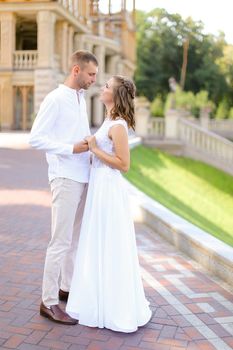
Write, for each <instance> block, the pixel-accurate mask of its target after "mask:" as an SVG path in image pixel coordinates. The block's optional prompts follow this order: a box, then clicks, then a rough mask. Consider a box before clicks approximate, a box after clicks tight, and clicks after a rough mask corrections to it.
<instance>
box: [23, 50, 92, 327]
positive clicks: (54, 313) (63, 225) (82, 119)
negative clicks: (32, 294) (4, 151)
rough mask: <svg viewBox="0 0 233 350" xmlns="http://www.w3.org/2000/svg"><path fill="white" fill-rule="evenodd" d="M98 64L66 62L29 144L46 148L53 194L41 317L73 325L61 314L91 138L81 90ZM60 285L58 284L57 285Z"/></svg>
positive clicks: (81, 58) (85, 59) (81, 55)
mask: <svg viewBox="0 0 233 350" xmlns="http://www.w3.org/2000/svg"><path fill="white" fill-rule="evenodd" d="M97 72H98V62H97V59H96V57H95V56H94V55H93V54H92V53H90V52H88V51H77V52H75V53H74V54H73V55H72V56H71V58H70V72H69V76H68V77H67V79H66V80H65V82H64V84H60V85H59V87H58V88H56V89H55V90H53V91H52V92H50V93H49V94H48V95H47V96H46V97H45V99H44V101H43V102H42V104H41V106H40V110H39V112H38V114H37V117H36V119H35V122H34V124H33V127H32V130H31V135H30V141H29V142H30V144H31V146H32V147H35V148H37V149H41V150H44V151H45V152H46V158H47V162H48V176H49V183H50V187H51V192H52V228H51V240H50V242H49V245H48V248H47V252H46V258H45V266H44V276H43V285H42V302H41V305H40V314H41V315H42V316H44V317H47V318H49V319H51V320H52V321H55V322H59V323H63V324H67V325H73V324H76V323H77V321H76V320H74V319H73V318H71V317H70V316H69V315H68V314H67V313H65V312H64V311H62V309H61V308H60V306H59V299H60V300H67V299H68V295H69V288H70V284H71V278H72V273H73V265H74V258H75V253H76V249H77V243H78V238H79V231H80V226H81V219H82V213H83V208H84V203H85V197H86V190H87V183H88V177H89V167H90V159H89V152H87V151H88V144H87V143H86V141H84V138H85V136H87V135H90V130H89V124H88V118H87V112H86V102H85V99H84V90H87V89H88V88H89V87H90V86H91V85H92V84H93V83H95V81H96V75H97ZM59 282H60V283H59Z"/></svg>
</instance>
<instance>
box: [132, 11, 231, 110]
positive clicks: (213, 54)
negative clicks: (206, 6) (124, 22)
mask: <svg viewBox="0 0 233 350" xmlns="http://www.w3.org/2000/svg"><path fill="white" fill-rule="evenodd" d="M203 29H204V27H203V23H202V22H194V21H193V20H192V19H191V18H188V19H186V20H184V19H182V17H181V16H180V15H179V14H169V13H168V12H166V11H165V10H164V9H155V10H153V11H151V12H150V13H147V14H146V13H144V12H138V13H137V69H136V72H135V81H136V85H137V90H138V93H139V95H144V96H146V97H147V98H148V99H149V100H150V101H152V100H153V99H154V97H155V96H157V95H158V94H160V95H161V96H162V98H163V99H164V100H165V97H166V96H167V93H168V92H169V85H168V79H169V78H170V77H171V76H173V77H175V79H176V81H178V82H179V80H180V75H181V67H182V60H183V41H184V40H187V38H188V39H189V50H188V65H187V74H186V83H185V90H187V91H193V92H194V93H197V92H199V91H200V90H206V91H208V92H209V98H210V99H211V100H212V101H215V102H216V103H218V102H219V101H221V100H222V99H223V98H224V97H226V98H228V99H230V96H232V95H233V94H232V90H233V84H232V83H231V82H233V68H232V67H233V65H232V64H231V65H230V64H228V63H226V60H227V59H225V60H224V59H223V57H224V48H225V46H226V43H225V40H224V36H223V35H222V34H221V35H219V36H218V37H215V36H213V35H206V34H204V31H203ZM227 57H230V55H229V54H228V56H227ZM231 57H233V56H231ZM219 62H221V65H220V63H219ZM227 62H228V61H227ZM224 67H225V68H224ZM226 67H227V68H226ZM224 69H225V70H224ZM230 72H232V75H230V74H231V73H230ZM226 74H228V78H229V76H230V77H231V78H229V79H227V77H226ZM231 84H232V85H231ZM182 98H183V96H182V97H181V99H182ZM179 99H180V98H179ZM190 100H192V97H191V96H190ZM182 103H184V104H186V103H187V101H186V102H184V101H183V102H181V104H182Z"/></svg>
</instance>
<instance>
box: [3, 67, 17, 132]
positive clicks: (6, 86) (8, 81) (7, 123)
mask: <svg viewBox="0 0 233 350" xmlns="http://www.w3.org/2000/svg"><path fill="white" fill-rule="evenodd" d="M0 127H1V129H2V130H9V129H12V128H13V127H14V97H13V86H12V73H11V72H1V77H0Z"/></svg>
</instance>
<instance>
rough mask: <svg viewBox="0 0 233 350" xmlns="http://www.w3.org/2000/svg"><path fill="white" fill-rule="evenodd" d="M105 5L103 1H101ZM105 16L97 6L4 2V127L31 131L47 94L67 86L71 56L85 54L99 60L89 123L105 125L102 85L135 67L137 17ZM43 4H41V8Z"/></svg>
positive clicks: (0, 84)
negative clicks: (100, 90) (90, 54)
mask: <svg viewBox="0 0 233 350" xmlns="http://www.w3.org/2000/svg"><path fill="white" fill-rule="evenodd" d="M100 1H101V0H100ZM115 1H119V3H121V4H122V5H121V6H124V7H122V9H121V11H120V12H118V13H111V1H109V8H108V9H109V13H105V14H104V13H101V12H100V11H99V10H98V3H99V2H98V1H95V0H94V1H93V0H69V1H68V0H58V1H48V0H43V1H41V0H40V1H34V0H31V1H18V0H6V1H1V0H0V128H1V130H6V129H8V130H9V129H22V130H26V129H30V127H31V124H32V122H33V119H34V118H35V115H36V113H37V112H38V109H39V106H40V103H41V102H42V100H43V98H44V97H45V95H46V94H47V93H48V92H49V91H51V90H52V89H54V88H55V87H56V86H57V85H58V83H61V82H63V81H64V79H65V77H66V76H67V74H68V63H69V57H70V55H71V54H72V52H74V51H76V50H79V49H86V50H89V51H91V52H93V53H94V54H95V55H96V56H97V58H98V61H99V73H98V79H97V83H96V84H95V86H93V87H92V88H90V89H89V90H88V91H87V93H86V98H87V107H88V114H89V118H90V122H91V124H92V125H94V126H98V125H100V124H101V123H102V120H103V117H104V111H103V106H102V104H100V102H99V99H98V91H99V88H100V86H101V85H103V84H104V82H105V81H106V80H107V79H108V78H109V77H110V76H111V75H113V74H123V75H128V76H132V75H133V73H134V68H135V30H134V16H133V13H128V12H127V11H126V1H124V2H122V1H121V0H115ZM42 2H43V4H42Z"/></svg>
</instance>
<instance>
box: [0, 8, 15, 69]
mask: <svg viewBox="0 0 233 350" xmlns="http://www.w3.org/2000/svg"><path fill="white" fill-rule="evenodd" d="M15 22H16V20H15V15H14V13H12V12H4V13H1V14H0V24H1V28H0V33H1V37H0V45H1V46H0V53H1V56H0V67H1V68H4V69H10V70H12V68H13V59H14V51H15V36H16V33H15Z"/></svg>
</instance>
